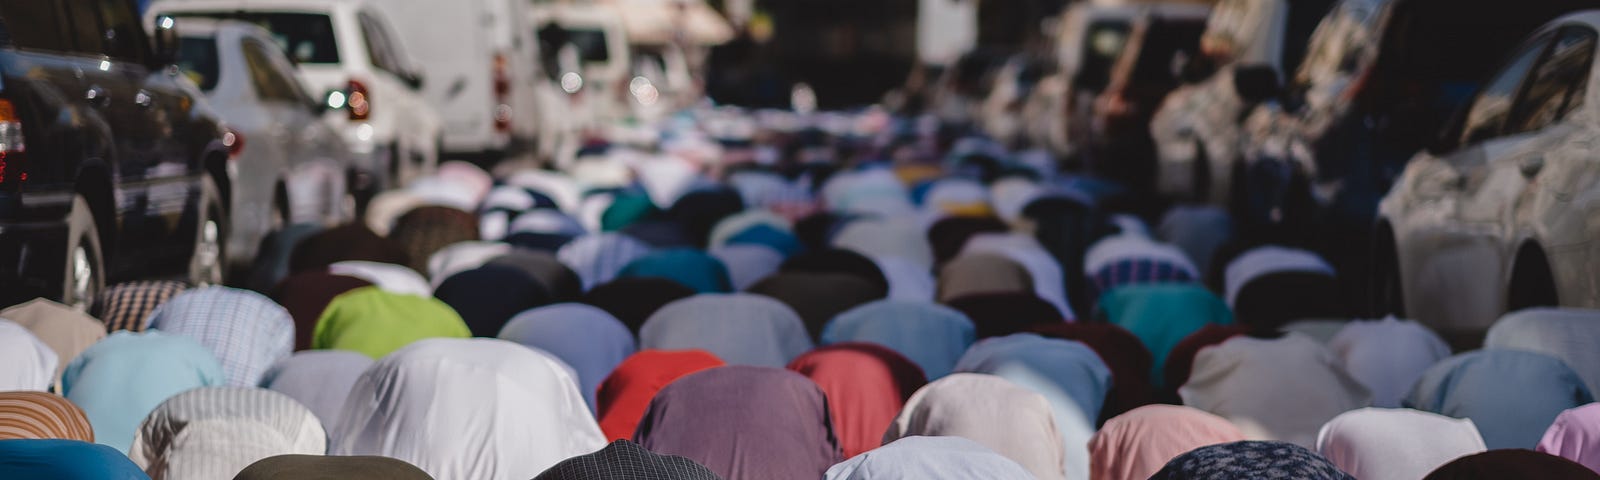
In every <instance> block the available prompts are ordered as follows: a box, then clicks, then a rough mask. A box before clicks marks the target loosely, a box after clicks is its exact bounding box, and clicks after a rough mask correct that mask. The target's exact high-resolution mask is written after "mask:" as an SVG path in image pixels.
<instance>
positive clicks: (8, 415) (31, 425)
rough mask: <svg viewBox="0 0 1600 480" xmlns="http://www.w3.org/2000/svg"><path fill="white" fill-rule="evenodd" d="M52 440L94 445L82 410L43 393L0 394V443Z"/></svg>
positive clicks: (66, 401) (56, 396)
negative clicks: (20, 440) (91, 443)
mask: <svg viewBox="0 0 1600 480" xmlns="http://www.w3.org/2000/svg"><path fill="white" fill-rule="evenodd" d="M18 438H41V439H42V438H56V439H62V440H81V441H85V442H93V441H94V428H93V427H91V426H89V417H88V416H86V415H84V413H83V409H81V408H78V406H77V405H73V404H72V402H71V401H69V400H67V399H66V398H62V397H60V396H58V395H53V394H49V393H44V392H0V440H11V439H18Z"/></svg>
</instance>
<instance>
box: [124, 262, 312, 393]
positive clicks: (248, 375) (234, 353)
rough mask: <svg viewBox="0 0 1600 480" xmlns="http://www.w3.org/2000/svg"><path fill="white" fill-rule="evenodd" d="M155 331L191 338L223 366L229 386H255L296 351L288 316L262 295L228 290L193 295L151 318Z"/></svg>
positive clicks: (214, 289) (178, 299) (171, 303)
mask: <svg viewBox="0 0 1600 480" xmlns="http://www.w3.org/2000/svg"><path fill="white" fill-rule="evenodd" d="M150 318H151V320H150V328H153V329H157V330H161V331H163V332H168V333H174V334H178V335H183V336H186V337H189V338H192V339H194V340H196V341H198V342H200V344H201V345H205V346H206V348H208V349H210V350H211V352H212V353H213V354H215V355H216V356H217V360H219V361H220V362H221V363H222V371H223V374H224V376H225V378H226V380H227V384H228V385H234V386H253V385H256V384H257V383H259V382H260V381H261V376H262V375H263V374H265V373H266V372H267V369H268V368H270V367H272V364H274V363H277V362H278V361H279V360H282V359H284V358H288V357H289V353H290V352H292V351H293V350H294V320H293V319H292V318H290V316H289V311H288V310H284V309H283V307H281V306H278V304H277V303H273V301H272V300H271V299H268V298H267V297H264V296H262V295H260V294H258V293H255V292H250V291H246V290H238V289H233V288H226V287H210V288H203V289H199V290H192V291H189V292H187V293H184V294H182V295H179V296H177V297H175V298H173V299H172V300H171V301H168V302H167V303H166V304H165V305H162V306H161V308H158V309H156V311H155V312H152V313H151V314H150Z"/></svg>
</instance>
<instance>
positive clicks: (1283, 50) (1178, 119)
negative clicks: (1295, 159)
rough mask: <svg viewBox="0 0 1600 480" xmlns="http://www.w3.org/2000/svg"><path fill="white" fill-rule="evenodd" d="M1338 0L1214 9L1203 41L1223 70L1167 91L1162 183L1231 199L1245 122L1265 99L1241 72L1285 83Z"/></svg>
mask: <svg viewBox="0 0 1600 480" xmlns="http://www.w3.org/2000/svg"><path fill="white" fill-rule="evenodd" d="M1333 3H1334V2H1333V0H1222V1H1221V2H1218V3H1217V6H1216V8H1215V9H1213V10H1212V11H1211V17H1210V18H1209V19H1208V21H1207V23H1206V33H1205V35H1204V36H1203V37H1202V39H1201V48H1202V50H1203V51H1204V52H1205V54H1206V57H1207V58H1206V59H1204V61H1209V62H1213V63H1214V64H1215V65H1216V66H1217V67H1218V70H1217V71H1216V73H1215V74H1213V75H1211V76H1210V77H1209V78H1207V79H1206V80H1204V81H1201V82H1199V83H1195V84H1190V85H1184V86H1182V87H1179V88H1178V89H1177V90H1175V91H1173V92H1172V93H1171V94H1170V95H1168V96H1167V98H1166V100H1165V101H1163V102H1162V104H1161V107H1160V108H1159V109H1158V110H1157V111H1156V114H1155V116H1154V117H1153V118H1152V119H1151V122H1150V134H1151V136H1152V137H1153V138H1154V139H1155V144H1156V158H1157V162H1156V181H1155V184H1156V189H1157V191H1158V192H1160V193H1163V194H1167V195H1172V196H1176V197H1179V198H1186V199H1193V200H1199V201H1207V202H1211V203H1215V204H1219V205H1220V204H1223V203H1225V202H1226V200H1227V199H1228V198H1229V194H1230V190H1229V188H1230V186H1231V183H1232V182H1231V181H1232V175H1233V168H1234V163H1235V162H1236V161H1237V160H1238V159H1239V157H1240V154H1239V151H1240V146H1239V142H1240V140H1239V139H1240V135H1241V123H1242V121H1243V120H1244V118H1243V116H1244V114H1245V113H1246V112H1248V110H1247V109H1249V108H1251V107H1252V106H1253V103H1254V102H1253V101H1255V100H1257V99H1248V98H1243V97H1242V96H1241V95H1240V94H1239V91H1238V90H1237V89H1236V82H1235V79H1236V76H1240V75H1243V76H1245V77H1249V78H1252V79H1254V78H1257V77H1260V76H1263V75H1265V76H1272V77H1275V78H1276V79H1279V80H1278V81H1279V82H1281V79H1282V78H1283V74H1284V72H1286V71H1292V70H1293V69H1295V68H1296V66H1298V65H1299V64H1300V58H1301V57H1302V56H1304V54H1305V48H1306V43H1307V42H1308V41H1309V40H1310V38H1311V33H1312V31H1313V30H1314V29H1315V28H1316V26H1317V24H1318V23H1319V22H1320V21H1321V20H1322V18H1323V16H1324V15H1325V14H1326V13H1328V10H1329V8H1330V7H1331V6H1332V5H1333Z"/></svg>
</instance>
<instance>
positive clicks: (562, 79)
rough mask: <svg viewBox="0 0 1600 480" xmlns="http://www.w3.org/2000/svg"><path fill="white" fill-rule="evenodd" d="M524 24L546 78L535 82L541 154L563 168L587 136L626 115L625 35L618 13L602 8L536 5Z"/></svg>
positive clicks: (628, 57) (627, 64)
mask: <svg viewBox="0 0 1600 480" xmlns="http://www.w3.org/2000/svg"><path fill="white" fill-rule="evenodd" d="M528 18H529V19H530V22H529V25H528V28H530V29H531V30H532V32H533V35H534V38H536V39H537V41H538V44H539V48H538V50H539V61H540V65H539V67H540V70H541V71H543V72H544V74H545V76H544V78H542V79H540V80H539V81H536V82H534V85H535V88H536V89H537V92H536V93H537V94H538V102H539V112H540V114H539V119H540V125H539V127H540V135H541V136H540V139H541V142H540V153H541V154H543V155H546V156H547V157H548V158H554V159H555V160H556V162H557V163H558V164H564V163H566V162H568V161H570V160H571V157H572V156H573V155H574V154H575V153H576V152H577V149H578V145H579V144H580V143H582V140H583V137H584V136H585V135H586V134H587V133H592V132H597V131H598V130H599V129H602V128H604V127H605V124H606V122H609V121H615V120H619V119H622V118H624V117H626V116H627V115H628V114H629V113H630V111H629V104H628V102H632V101H633V100H632V98H631V97H632V94H631V92H629V91H628V86H629V81H630V80H631V79H632V73H631V71H632V69H631V66H632V58H631V54H630V52H629V49H628V40H627V32H626V30H625V29H624V27H623V24H622V20H621V19H620V18H619V17H618V15H617V14H616V11H615V10H613V9H612V8H611V7H609V6H603V5H591V4H536V5H535V6H534V7H533V8H532V10H531V11H529V13H528Z"/></svg>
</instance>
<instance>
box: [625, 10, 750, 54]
mask: <svg viewBox="0 0 1600 480" xmlns="http://www.w3.org/2000/svg"><path fill="white" fill-rule="evenodd" d="M604 3H608V4H611V5H612V6H613V7H615V8H616V9H617V11H618V12H619V13H620V15H621V16H622V24H623V28H625V29H627V31H628V42H629V43H635V44H665V43H670V42H672V41H673V36H674V35H677V34H678V32H680V31H681V32H683V33H684V35H687V38H685V40H687V41H689V42H690V43H694V44H699V45H719V44H722V43H724V42H727V41H728V40H732V39H733V27H731V26H729V25H728V21H727V20H726V19H724V18H722V14H720V13H717V11H716V10H713V9H712V8H711V6H710V5H706V3H705V2H704V1H703V0H607V1H605V2H604Z"/></svg>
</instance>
